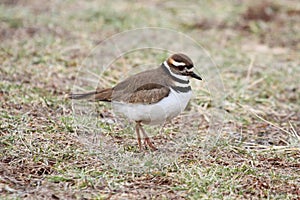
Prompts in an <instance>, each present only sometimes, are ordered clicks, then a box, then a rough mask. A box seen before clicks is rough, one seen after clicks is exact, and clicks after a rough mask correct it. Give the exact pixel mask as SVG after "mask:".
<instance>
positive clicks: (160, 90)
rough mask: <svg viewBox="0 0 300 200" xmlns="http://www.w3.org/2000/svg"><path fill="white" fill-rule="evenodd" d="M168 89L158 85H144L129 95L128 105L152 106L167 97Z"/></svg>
mask: <svg viewBox="0 0 300 200" xmlns="http://www.w3.org/2000/svg"><path fill="white" fill-rule="evenodd" d="M169 93H170V89H169V88H168V87H165V86H163V85H159V84H146V85H144V86H142V87H141V88H138V89H137V90H136V91H135V92H133V93H132V94H131V95H129V103H142V104H152V103H156V102H159V101H160V100H162V99H163V98H164V97H167V96H168V95H169Z"/></svg>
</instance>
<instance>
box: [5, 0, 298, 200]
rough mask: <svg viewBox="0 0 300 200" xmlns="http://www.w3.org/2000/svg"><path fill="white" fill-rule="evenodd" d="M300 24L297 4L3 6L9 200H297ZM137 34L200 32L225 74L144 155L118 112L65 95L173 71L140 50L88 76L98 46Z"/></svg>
mask: <svg viewBox="0 0 300 200" xmlns="http://www.w3.org/2000/svg"><path fill="white" fill-rule="evenodd" d="M253 10H254V11H253ZM266 11H268V12H266ZM299 21H300V14H299V6H298V4H297V2H296V1H292V0H289V1H286V2H284V3H283V2H281V1H272V2H271V1H263V2H262V3H261V4H259V3H257V4H256V3H255V4H254V3H253V2H251V1H242V3H240V2H236V1H222V2H220V1H218V2H217V1H203V2H201V3H199V2H196V1H191V2H190V3H189V4H187V3H186V2H181V1H176V2H175V3H173V2H168V1H163V2H158V1H157V2H156V1H152V2H135V3H132V2H130V1H124V2H119V1H118V2H116V3H114V4H113V3H111V2H109V1H103V2H101V3H100V2H98V1H87V2H85V1H64V2H55V1H36V0H28V1H26V3H25V2H23V1H3V2H2V3H1V4H0V41H1V43H0V63H1V67H0V172H1V173H0V196H1V199H50V198H54V199H84V198H85V199H107V198H114V199H126V198H128V199H141V198H147V199H151V198H152V199H200V198H202V199H252V198H253V199H298V198H299V196H300V187H299V185H300V182H299V180H300V176H299V174H300V173H299V167H300V156H299V155H300V140H299V137H300V135H299V134H300V129H299V127H300V123H299V122H300V109H299V105H300V93H299V90H300V88H299V83H298V82H299V81H298V80H299V78H300V75H299V74H300V71H299V64H300V63H299V56H300V55H299V48H300V47H299V39H300V38H299V34H298V33H299V31H300V26H299V24H300V23H299ZM139 27H164V28H171V29H175V30H178V31H180V32H183V33H186V34H187V35H189V36H191V37H192V38H193V39H195V40H196V41H197V42H198V43H200V44H201V45H202V46H203V47H204V48H205V49H206V50H208V51H209V53H210V55H211V57H212V58H213V60H214V62H215V63H216V65H217V66H218V71H219V73H220V75H221V78H222V84H221V83H220V82H218V81H216V80H217V79H216V71H214V70H215V69H212V68H211V71H209V70H208V71H205V70H204V68H199V69H200V73H201V72H202V71H201V70H203V73H201V75H204V78H205V81H203V82H202V83H197V82H193V83H192V84H193V89H194V98H193V99H192V101H191V102H190V104H189V105H188V108H187V110H186V111H185V112H184V113H183V114H182V115H180V116H179V117H177V118H176V119H174V120H172V121H171V122H170V123H168V124H166V125H165V126H164V127H163V131H160V129H161V127H145V128H146V130H147V132H149V134H150V135H151V137H152V140H153V141H154V143H155V144H156V145H157V146H158V147H159V148H160V151H157V152H151V151H143V152H139V151H138V146H137V142H136V138H135V135H134V133H133V131H134V128H133V126H132V124H130V123H128V122H127V121H126V120H124V119H123V118H121V117H119V116H116V115H114V113H113V112H112V107H111V106H110V105H108V104H103V103H87V102H77V103H76V104H72V102H71V101H69V100H68V99H66V98H65V96H66V94H67V93H69V92H70V91H71V90H72V89H73V86H74V84H75V85H76V86H78V88H79V89H80V88H81V89H86V88H89V89H92V88H93V86H95V85H97V86H98V85H100V86H103V87H104V86H105V87H106V86H112V85H114V83H116V82H117V81H118V80H120V79H122V78H124V76H125V75H126V74H134V73H136V72H137V71H139V70H141V69H142V68H143V67H144V68H145V67H148V66H142V65H145V64H147V63H150V64H152V63H157V62H161V61H162V60H163V59H164V58H165V56H166V55H167V54H166V53H167V52H166V51H165V50H157V49H150V50H149V49H148V50H147V49H146V50H140V51H133V52H130V53H127V54H126V55H124V56H123V57H118V58H117V59H116V60H114V62H113V63H112V66H111V67H110V70H107V71H104V73H103V74H101V73H100V71H99V70H101V69H100V68H99V66H97V64H98V63H96V67H95V68H92V66H91V68H92V69H93V70H92V71H90V72H88V73H87V74H88V75H89V76H90V77H91V78H93V80H95V81H96V83H94V85H93V84H91V82H89V81H90V80H89V81H87V82H85V81H84V80H82V81H81V80H79V79H78V77H80V76H78V71H79V72H80V69H84V68H80V67H82V64H83V63H84V62H85V61H86V58H87V56H88V55H89V54H90V53H91V51H92V49H93V48H94V47H95V46H96V45H97V44H99V43H100V42H101V41H103V40H105V39H106V38H108V37H110V36H111V35H113V34H116V33H119V32H122V31H126V30H128V29H133V28H139ZM162 37H163V36H162ZM149 41H150V40H149ZM147 42H148V41H147ZM176 42H181V41H174V43H176ZM150 43H151V41H150ZM170 45H171V44H170ZM116 47H117V45H116V46H113V48H116ZM192 53H194V52H192ZM100 58H102V57H100ZM100 58H99V60H100V61H101V59H100ZM101 62H102V61H101ZM199 62H202V63H203V66H206V65H208V64H210V63H208V60H206V59H204V60H203V61H202V60H200V61H199ZM86 63H88V62H86ZM94 64H95V63H94ZM207 69H209V68H207ZM81 72H82V71H81ZM101 72H102V71H101ZM79 74H80V73H79ZM83 77H86V76H83ZM99 79H100V82H99V83H98V80H99ZM75 80H76V81H77V82H76V81H75ZM78 80H79V81H78ZM214 80H215V81H214ZM213 83H218V84H219V83H220V85H217V86H215V85H210V84H213ZM213 86H215V88H212V87H213ZM223 86H224V91H221V90H223ZM78 88H77V89H78ZM214 89H216V90H214ZM219 89H221V90H219ZM215 93H216V94H215ZM216 103H217V104H216ZM74 105H76V106H83V108H84V109H90V110H91V112H87V113H89V115H86V114H85V115H78V113H74V112H73V110H72V106H74ZM77 108H78V107H77ZM74 116H75V118H74ZM214 124H216V126H213V125H214Z"/></svg>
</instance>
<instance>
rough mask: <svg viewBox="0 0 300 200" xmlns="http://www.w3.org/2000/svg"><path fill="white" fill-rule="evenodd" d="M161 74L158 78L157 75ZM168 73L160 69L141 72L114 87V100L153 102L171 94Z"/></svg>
mask: <svg viewBox="0 0 300 200" xmlns="http://www.w3.org/2000/svg"><path fill="white" fill-rule="evenodd" d="M158 75H159V76H161V77H160V78H157V76H158ZM167 80H168V79H167V75H166V74H164V73H163V71H160V68H159V69H154V70H148V71H145V72H141V73H139V74H136V75H134V76H131V77H130V78H128V79H125V80H124V81H122V82H121V83H119V84H118V85H116V86H115V87H114V88H113V93H112V100H113V101H123V102H129V103H142V104H152V103H156V102H158V101H160V100H161V99H163V98H164V97H166V96H168V95H169V92H170V89H169V87H168V84H167Z"/></svg>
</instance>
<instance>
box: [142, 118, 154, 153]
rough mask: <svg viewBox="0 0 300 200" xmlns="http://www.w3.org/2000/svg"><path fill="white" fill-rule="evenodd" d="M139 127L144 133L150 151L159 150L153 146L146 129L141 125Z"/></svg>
mask: <svg viewBox="0 0 300 200" xmlns="http://www.w3.org/2000/svg"><path fill="white" fill-rule="evenodd" d="M139 127H140V129H141V131H142V133H143V136H144V141H145V145H146V146H147V145H148V146H149V147H150V149H152V150H153V151H155V150H157V148H156V147H155V146H154V145H153V144H152V142H151V140H150V138H149V137H148V135H147V134H146V131H145V130H144V128H143V127H142V125H141V124H140V126H139Z"/></svg>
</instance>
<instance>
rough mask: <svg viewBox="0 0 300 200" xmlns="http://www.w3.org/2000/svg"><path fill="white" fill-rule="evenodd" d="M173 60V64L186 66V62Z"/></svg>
mask: <svg viewBox="0 0 300 200" xmlns="http://www.w3.org/2000/svg"><path fill="white" fill-rule="evenodd" d="M171 62H172V65H175V66H176V67H178V66H185V63H184V62H176V61H175V60H172V61H171Z"/></svg>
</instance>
